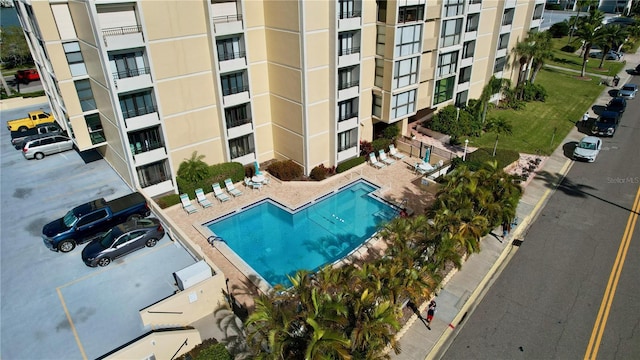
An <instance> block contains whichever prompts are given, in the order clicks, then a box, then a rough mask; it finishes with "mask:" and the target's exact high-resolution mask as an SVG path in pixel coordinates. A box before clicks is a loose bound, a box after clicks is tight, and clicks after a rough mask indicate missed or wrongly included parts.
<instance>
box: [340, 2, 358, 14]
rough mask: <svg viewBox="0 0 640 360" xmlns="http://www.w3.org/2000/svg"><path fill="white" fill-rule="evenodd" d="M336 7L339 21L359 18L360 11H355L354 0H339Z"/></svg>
mask: <svg viewBox="0 0 640 360" xmlns="http://www.w3.org/2000/svg"><path fill="white" fill-rule="evenodd" d="M338 6H339V7H340V10H339V11H340V14H339V15H340V19H349V18H354V17H358V16H360V11H359V10H358V9H356V2H355V1H354V0H340V1H339V2H338Z"/></svg>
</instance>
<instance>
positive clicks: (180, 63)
mask: <svg viewBox="0 0 640 360" xmlns="http://www.w3.org/2000/svg"><path fill="white" fill-rule="evenodd" d="M160 3H161V4H163V3H165V2H160ZM209 41H210V39H209V38H208V37H207V36H198V37H191V38H184V39H175V40H171V41H162V42H154V43H150V44H149V47H148V49H149V56H150V58H151V59H153V71H154V77H155V78H156V79H157V80H162V79H167V78H171V77H175V76H180V75H184V74H194V73H197V72H202V71H209V70H211V56H210V52H209V49H210V42H209Z"/></svg>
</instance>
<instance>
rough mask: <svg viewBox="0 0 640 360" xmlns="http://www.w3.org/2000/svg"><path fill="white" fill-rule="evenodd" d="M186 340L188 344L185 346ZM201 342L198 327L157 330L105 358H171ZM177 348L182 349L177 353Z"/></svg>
mask: <svg viewBox="0 0 640 360" xmlns="http://www.w3.org/2000/svg"><path fill="white" fill-rule="evenodd" d="M185 341H186V345H185V346H183V343H184V342H185ZM200 343H202V339H201V337H200V333H199V332H198V330H196V329H184V330H182V329H181V330H172V331H157V332H152V333H150V334H148V335H147V336H145V337H143V338H141V339H139V340H138V341H136V342H134V343H133V344H130V345H129V346H127V347H125V348H123V349H121V350H119V351H117V352H114V353H113V354H111V355H109V356H106V357H105V358H104V359H114V360H115V359H148V358H150V356H151V355H153V356H154V358H155V359H156V360H170V359H173V357H174V356H176V357H177V356H180V355H182V354H184V353H186V352H188V351H189V350H191V349H193V348H194V347H195V346H196V345H198V344H200ZM177 349H180V351H178V353H176V350H177ZM174 354H175V355H174Z"/></svg>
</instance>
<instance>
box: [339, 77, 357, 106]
mask: <svg viewBox="0 0 640 360" xmlns="http://www.w3.org/2000/svg"><path fill="white" fill-rule="evenodd" d="M359 84H360V82H359V81H358V80H356V81H351V82H344V83H340V84H338V101H342V100H347V99H351V98H354V97H358V95H360V87H359V86H358V85H359Z"/></svg>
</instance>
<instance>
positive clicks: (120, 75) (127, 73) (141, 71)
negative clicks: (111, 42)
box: [113, 67, 149, 80]
mask: <svg viewBox="0 0 640 360" xmlns="http://www.w3.org/2000/svg"><path fill="white" fill-rule="evenodd" d="M146 74H149V68H148V67H144V68H138V69H127V70H123V71H118V72H114V73H113V78H114V79H116V80H118V79H126V78H130V77H135V76H140V75H146Z"/></svg>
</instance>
